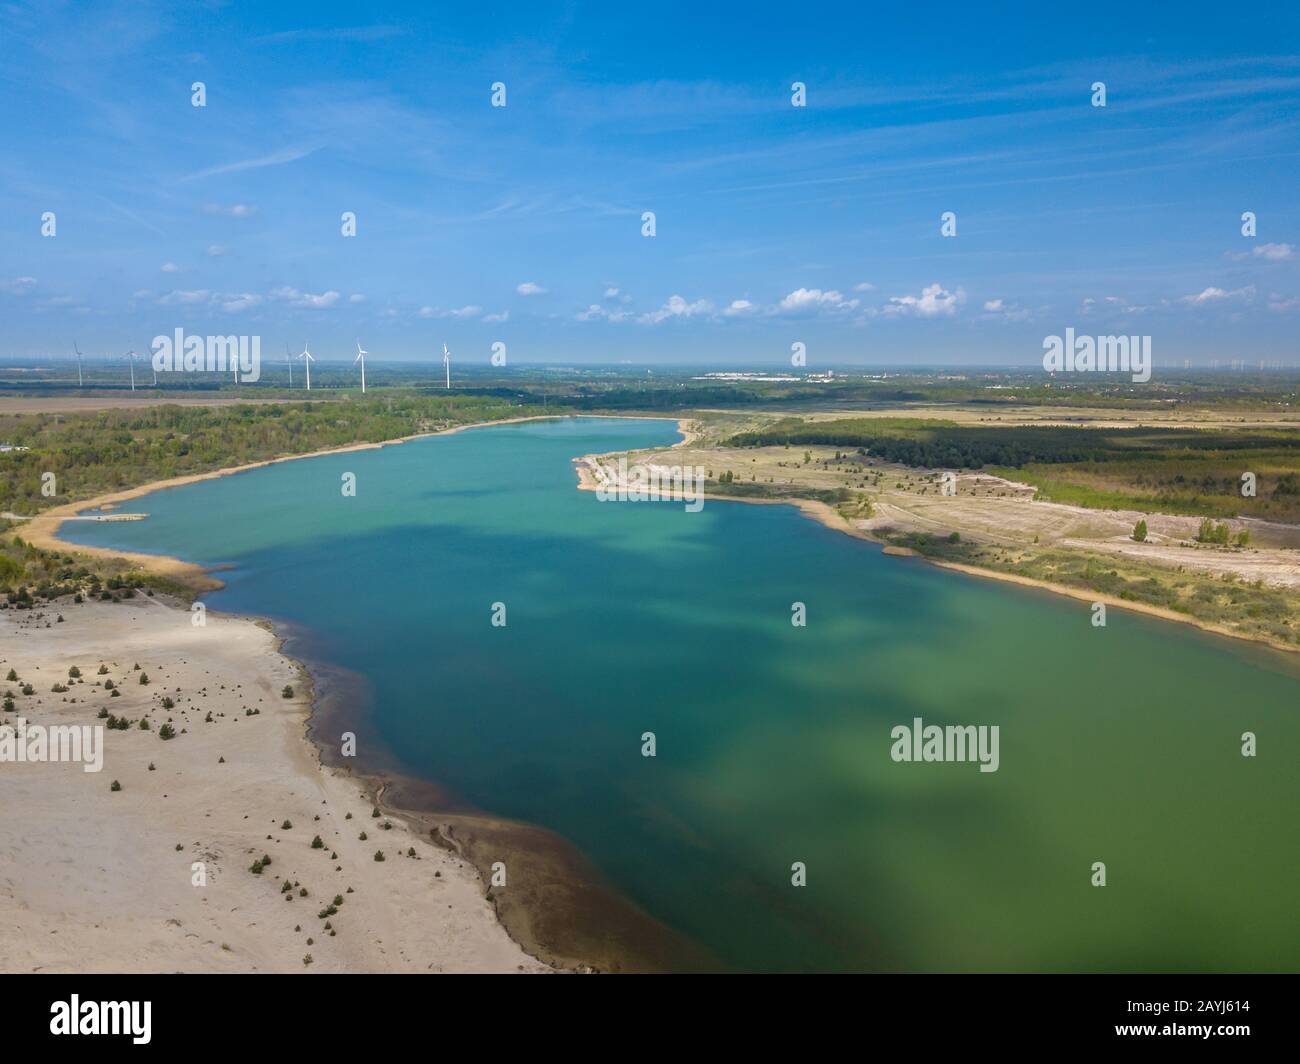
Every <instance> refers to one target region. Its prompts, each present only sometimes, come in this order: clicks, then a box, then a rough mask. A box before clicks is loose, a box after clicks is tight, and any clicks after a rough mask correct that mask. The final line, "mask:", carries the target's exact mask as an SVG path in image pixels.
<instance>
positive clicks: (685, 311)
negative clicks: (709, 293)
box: [638, 295, 713, 325]
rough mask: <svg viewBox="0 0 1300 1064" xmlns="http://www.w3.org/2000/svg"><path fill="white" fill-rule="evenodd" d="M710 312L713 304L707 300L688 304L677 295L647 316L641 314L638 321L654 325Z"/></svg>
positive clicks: (670, 297)
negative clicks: (670, 319) (669, 319)
mask: <svg viewBox="0 0 1300 1064" xmlns="http://www.w3.org/2000/svg"><path fill="white" fill-rule="evenodd" d="M712 310H713V304H712V303H710V302H709V301H708V300H707V299H697V300H696V301H695V302H694V303H688V302H687V301H686V300H685V299H683V298H682V297H681V296H679V295H671V296H669V297H668V302H667V303H665V304H664V305H663V306H662V307H660V308H659V309H658V310H654V311H651V312H649V313H648V314H642V315H641V317H640V318H639V319H638V320H639V321H642V322H645V323H647V324H649V325H655V324H658V323H659V322H661V321H666V320H667V319H668V318H693V317H695V316H696V315H699V314H708V313H710V312H711V311H712Z"/></svg>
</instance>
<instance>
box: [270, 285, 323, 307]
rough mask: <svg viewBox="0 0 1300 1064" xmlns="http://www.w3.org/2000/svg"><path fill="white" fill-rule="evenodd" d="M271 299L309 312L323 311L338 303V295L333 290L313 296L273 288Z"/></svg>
mask: <svg viewBox="0 0 1300 1064" xmlns="http://www.w3.org/2000/svg"><path fill="white" fill-rule="evenodd" d="M271 298H272V299H282V300H284V301H285V302H287V303H290V304H291V305H293V306H295V307H306V308H307V309H309V310H324V309H325V308H327V307H332V306H333V305H334V304H335V303H337V302H338V301H339V294H338V293H337V292H335V291H334V290H333V289H330V291H328V292H322V293H320V295H313V294H312V293H311V292H300V291H298V289H296V288H289V287H283V288H274V289H272V290H271Z"/></svg>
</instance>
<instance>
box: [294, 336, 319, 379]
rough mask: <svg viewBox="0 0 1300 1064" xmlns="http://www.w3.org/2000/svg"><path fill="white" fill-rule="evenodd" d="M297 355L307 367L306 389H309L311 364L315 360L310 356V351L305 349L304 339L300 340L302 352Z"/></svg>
mask: <svg viewBox="0 0 1300 1064" xmlns="http://www.w3.org/2000/svg"><path fill="white" fill-rule="evenodd" d="M298 357H299V358H301V359H302V360H303V364H304V365H305V366H306V367H307V390H308V391H311V364H312V363H313V362H315V361H316V360H315V359H314V358H312V357H311V352H310V351H308V350H307V341H306V340H304V341H303V342H302V354H301V355H299V356H298Z"/></svg>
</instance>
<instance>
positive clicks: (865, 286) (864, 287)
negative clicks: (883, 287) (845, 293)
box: [853, 281, 876, 292]
mask: <svg viewBox="0 0 1300 1064" xmlns="http://www.w3.org/2000/svg"><path fill="white" fill-rule="evenodd" d="M875 287H876V286H875V285H874V284H872V283H871V282H870V281H863V282H862V283H861V284H855V285H854V286H853V291H855V292H870V291H871V290H872V289H874V288H875Z"/></svg>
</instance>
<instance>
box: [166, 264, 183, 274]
mask: <svg viewBox="0 0 1300 1064" xmlns="http://www.w3.org/2000/svg"><path fill="white" fill-rule="evenodd" d="M162 272H163V273H180V272H181V268H180V267H179V266H177V265H176V263H174V262H164V263H163V264H162Z"/></svg>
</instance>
